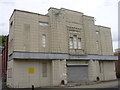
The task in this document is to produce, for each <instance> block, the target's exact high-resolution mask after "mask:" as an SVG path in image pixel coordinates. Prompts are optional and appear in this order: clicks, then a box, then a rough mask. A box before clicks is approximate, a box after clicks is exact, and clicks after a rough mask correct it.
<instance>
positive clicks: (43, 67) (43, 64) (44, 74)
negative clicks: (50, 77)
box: [42, 62, 47, 77]
mask: <svg viewBox="0 0 120 90" xmlns="http://www.w3.org/2000/svg"><path fill="white" fill-rule="evenodd" d="M42 76H43V77H47V63H46V62H44V63H42Z"/></svg>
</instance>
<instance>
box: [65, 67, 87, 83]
mask: <svg viewBox="0 0 120 90" xmlns="http://www.w3.org/2000/svg"><path fill="white" fill-rule="evenodd" d="M67 78H68V82H84V81H88V65H67Z"/></svg>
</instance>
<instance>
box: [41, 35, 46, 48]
mask: <svg viewBox="0 0 120 90" xmlns="http://www.w3.org/2000/svg"><path fill="white" fill-rule="evenodd" d="M42 47H46V35H45V34H43V35H42Z"/></svg>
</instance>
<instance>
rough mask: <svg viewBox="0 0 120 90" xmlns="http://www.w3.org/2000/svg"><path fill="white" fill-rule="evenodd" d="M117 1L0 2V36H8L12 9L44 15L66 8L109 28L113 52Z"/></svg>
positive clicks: (22, 0)
mask: <svg viewBox="0 0 120 90" xmlns="http://www.w3.org/2000/svg"><path fill="white" fill-rule="evenodd" d="M119 1H120V0H0V35H8V33H9V18H10V16H11V14H12V12H13V10H14V9H19V10H25V11H30V12H35V13H40V14H46V13H47V12H48V9H49V8H50V7H54V8H66V9H71V10H75V11H79V12H82V13H84V14H85V15H88V16H93V17H95V24H96V25H102V26H107V27H110V28H111V33H112V41H113V50H114V49H116V48H118V2H119ZM119 40H120V39H119ZM119 48H120V47H119Z"/></svg>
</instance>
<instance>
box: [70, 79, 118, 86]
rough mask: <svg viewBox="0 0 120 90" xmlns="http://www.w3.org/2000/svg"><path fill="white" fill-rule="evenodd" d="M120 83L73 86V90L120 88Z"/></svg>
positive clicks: (116, 81)
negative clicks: (75, 89) (78, 89)
mask: <svg viewBox="0 0 120 90" xmlns="http://www.w3.org/2000/svg"><path fill="white" fill-rule="evenodd" d="M118 85H119V81H118V80H115V81H107V82H99V83H96V84H89V85H79V86H73V87H72V88H120V87H119V86H118Z"/></svg>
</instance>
